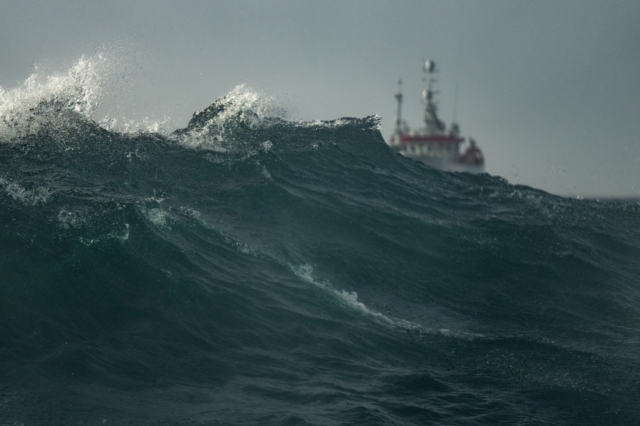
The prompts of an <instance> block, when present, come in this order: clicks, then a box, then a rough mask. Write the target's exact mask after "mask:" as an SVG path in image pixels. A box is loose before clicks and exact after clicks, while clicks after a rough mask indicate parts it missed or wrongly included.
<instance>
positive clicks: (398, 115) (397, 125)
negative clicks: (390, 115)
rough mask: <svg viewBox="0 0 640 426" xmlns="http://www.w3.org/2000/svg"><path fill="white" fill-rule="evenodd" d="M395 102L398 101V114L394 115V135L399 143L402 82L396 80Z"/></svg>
mask: <svg viewBox="0 0 640 426" xmlns="http://www.w3.org/2000/svg"><path fill="white" fill-rule="evenodd" d="M396 100H397V101H398V114H397V115H396V130H395V133H396V137H397V138H398V142H399V141H400V139H399V138H400V134H401V133H402V80H398V93H396Z"/></svg>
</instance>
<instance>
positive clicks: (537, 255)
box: [0, 56, 640, 424]
mask: <svg viewBox="0 0 640 426" xmlns="http://www.w3.org/2000/svg"><path fill="white" fill-rule="evenodd" d="M100 61H102V59H101V58H100V57H99V56H97V57H96V58H90V59H82V60H80V61H79V62H78V64H76V65H75V66H74V67H73V68H72V69H71V70H70V71H69V72H67V73H62V74H55V75H52V76H36V77H31V78H30V79H29V80H28V81H27V82H25V83H24V84H23V85H22V86H20V87H19V88H17V89H13V90H4V89H2V90H0V95H1V96H0V164H1V165H2V166H1V168H0V225H1V226H0V247H1V248H0V277H2V279H1V285H0V358H1V359H2V363H0V365H1V366H2V367H0V371H1V372H2V373H1V374H2V375H3V377H4V378H6V379H5V380H4V381H3V384H1V385H0V418H2V419H3V422H5V423H7V422H8V423H7V424H14V423H17V424H20V423H22V424H49V423H54V422H57V423H73V422H76V423H77V422H84V423H98V422H102V423H104V422H111V423H132V424H189V423H190V422H191V423H194V424H195V423H198V422H201V423H206V422H209V423H212V422H213V423H215V422H216V421H219V422H222V423H230V424H234V423H261V424H264V423H266V424H281V423H292V424H336V423H344V424H353V423H364V424H425V423H447V424H487V423H491V424H518V423H522V424H524V423H526V422H527V421H529V420H531V422H534V423H535V422H540V423H553V424H576V423H580V424H602V423H608V424H632V423H634V422H636V421H637V420H638V418H640V413H639V412H638V411H637V409H636V408H635V401H636V400H637V399H638V397H639V396H640V395H639V394H638V389H639V387H638V382H637V379H636V377H638V375H637V374H635V373H637V372H638V371H640V358H638V356H637V354H638V353H640V352H639V351H638V349H640V348H639V347H638V345H639V344H640V341H639V340H638V339H637V329H638V326H637V325H638V324H639V323H640V322H639V320H640V309H639V306H640V303H639V302H640V286H639V284H640V283H639V281H638V276H640V275H639V274H638V273H639V272H640V263H639V262H638V259H640V231H639V229H638V218H639V217H640V204H638V203H637V202H635V201H596V200H576V199H567V198H562V197H557V196H554V195H551V194H547V193H545V192H543V191H539V190H536V189H533V188H528V187H525V186H514V185H511V184H509V183H508V182H506V181H505V180H503V179H501V178H499V177H494V176H489V175H487V174H484V175H470V174H464V173H462V174H460V173H445V172H441V171H438V170H434V169H430V168H428V167H426V166H425V165H423V164H421V163H417V162H414V161H411V160H409V159H406V158H404V157H401V156H398V155H395V154H393V153H392V152H391V151H390V150H389V149H388V147H387V145H386V144H385V142H384V140H383V138H382V135H381V134H380V127H379V119H378V117H366V118H342V119H338V120H334V121H306V122H305V121H303V122H301V121H293V120H289V119H288V117H287V113H286V109H284V108H283V107H282V106H280V105H278V102H277V101H276V100H275V99H272V98H269V97H268V96H265V95H262V94H260V93H258V92H256V91H252V90H251V89H248V88H247V87H245V86H238V87H236V88H235V89H233V90H232V91H230V92H229V93H228V94H226V95H225V96H223V97H222V98H221V99H219V100H217V101H216V102H214V103H213V104H212V105H211V106H209V107H207V108H205V109H204V110H202V111H200V112H197V113H195V114H194V115H193V117H192V119H191V121H190V122H189V123H188V124H187V126H186V127H185V128H183V129H177V130H175V131H173V132H166V131H158V128H159V127H157V126H155V124H153V123H151V124H149V123H147V124H149V126H150V127H148V128H146V130H144V129H145V127H144V126H145V124H144V123H138V124H135V123H134V124H131V125H125V126H121V127H118V125H116V124H114V122H113V121H108V120H101V119H96V118H95V116H94V115H95V111H96V106H97V105H99V103H100V96H101V95H100V93H101V89H100V87H99V84H98V83H99V82H100V81H101V79H103V78H104V76H103V75H102V74H100V73H101V71H100V69H101V68H100V67H101V66H102V67H103V68H107V69H108V68H109V65H108V60H106V59H105V61H106V62H104V65H100V66H99V64H101V63H102V62H100ZM156 124H158V123H156ZM523 419H526V420H523Z"/></svg>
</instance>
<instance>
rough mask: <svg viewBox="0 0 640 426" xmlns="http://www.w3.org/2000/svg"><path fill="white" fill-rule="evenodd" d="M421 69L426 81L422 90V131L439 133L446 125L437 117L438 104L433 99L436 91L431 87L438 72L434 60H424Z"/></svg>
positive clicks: (428, 133)
mask: <svg viewBox="0 0 640 426" xmlns="http://www.w3.org/2000/svg"><path fill="white" fill-rule="evenodd" d="M422 71H423V72H424V77H423V78H422V79H423V80H424V81H425V82H426V83H427V89H426V90H425V91H423V92H422V103H424V125H425V129H424V132H425V133H426V134H427V135H441V134H443V133H444V132H445V130H446V125H445V124H444V122H443V121H442V120H440V118H438V106H437V105H436V103H435V101H434V99H433V97H434V95H435V94H436V93H437V92H436V91H434V89H433V86H434V84H435V82H436V81H437V80H436V76H435V74H436V73H437V72H438V70H437V68H436V63H435V62H434V61H426V62H425V63H424V65H423V66H422Z"/></svg>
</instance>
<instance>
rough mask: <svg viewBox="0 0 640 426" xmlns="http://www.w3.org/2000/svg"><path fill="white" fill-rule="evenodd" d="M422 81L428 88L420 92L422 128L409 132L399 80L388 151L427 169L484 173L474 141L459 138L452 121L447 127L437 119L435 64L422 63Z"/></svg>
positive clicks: (480, 157)
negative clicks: (421, 164) (422, 111)
mask: <svg viewBox="0 0 640 426" xmlns="http://www.w3.org/2000/svg"><path fill="white" fill-rule="evenodd" d="M422 70H423V72H424V77H423V80H424V81H425V82H426V86H427V88H426V89H425V90H424V91H423V92H422V103H423V104H424V127H421V128H420V129H418V130H411V128H410V127H409V126H408V125H407V123H406V122H405V121H403V120H402V80H400V81H399V82H398V85H399V89H398V93H397V94H396V100H397V101H398V114H397V117H396V125H395V129H394V132H393V135H391V138H390V139H389V142H388V145H389V146H390V148H391V149H392V150H393V151H395V152H398V153H400V154H402V155H404V156H405V157H408V158H411V159H414V160H418V161H421V162H423V163H425V164H427V165H428V166H431V167H434V168H437V169H440V170H444V171H449V172H469V173H483V172H484V156H483V154H482V150H481V149H480V147H479V146H478V145H477V144H476V141H475V140H473V139H472V138H469V139H468V141H467V140H466V139H465V138H463V137H461V136H460V126H459V125H458V123H456V122H455V118H454V120H453V122H452V123H451V125H450V126H449V128H448V129H447V125H446V124H445V123H444V122H443V121H442V120H441V119H440V118H439V117H438V106H437V103H436V101H435V99H434V96H435V94H436V93H437V92H436V91H435V83H436V81H437V78H436V74H437V72H438V70H437V67H436V63H435V62H434V61H431V60H430V61H425V62H424V63H423V66H422Z"/></svg>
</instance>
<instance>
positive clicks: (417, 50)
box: [0, 0, 640, 196]
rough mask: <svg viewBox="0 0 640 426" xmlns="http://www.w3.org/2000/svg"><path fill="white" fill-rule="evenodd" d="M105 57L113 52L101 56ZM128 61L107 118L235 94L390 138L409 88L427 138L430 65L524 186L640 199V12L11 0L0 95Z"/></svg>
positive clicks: (465, 125) (164, 111) (477, 5)
mask: <svg viewBox="0 0 640 426" xmlns="http://www.w3.org/2000/svg"><path fill="white" fill-rule="evenodd" d="M103 46H106V47H103ZM105 48H106V49H110V50H111V51H117V52H120V53H118V55H120V56H121V57H122V61H123V63H125V64H126V66H124V69H123V74H124V75H125V80H124V81H125V82H124V83H122V87H121V88H120V90H114V91H113V93H112V94H111V98H110V99H109V102H107V105H110V108H112V109H117V112H113V111H111V114H112V115H114V114H115V115H117V114H123V115H127V116H129V117H130V118H132V119H141V118H143V117H145V116H151V117H162V116H163V115H168V116H170V117H171V121H170V127H173V128H175V127H182V126H184V125H186V123H187V122H188V120H189V118H190V116H191V114H192V113H193V112H194V111H196V110H200V109H202V108H204V107H206V106H207V105H209V104H210V103H211V102H213V101H214V100H215V99H217V98H219V97H220V96H223V95H224V94H225V93H227V92H228V91H229V90H231V89H233V88H234V87H235V86H236V85H238V84H241V83H246V84H247V85H248V86H250V87H251V88H253V89H256V90H259V91H261V92H264V93H265V94H267V95H270V96H273V97H276V98H278V99H279V101H280V102H281V103H283V104H284V105H285V106H286V107H287V108H288V110H289V111H290V113H291V116H292V118H298V119H334V118H338V117H342V116H350V117H364V116H367V115H372V114H378V115H380V116H381V118H382V126H383V128H382V134H383V136H384V137H385V139H387V138H388V137H389V135H390V133H391V132H392V128H393V121H394V118H395V108H396V105H395V100H394V94H395V93H396V91H397V81H398V78H402V79H403V89H404V90H403V91H404V95H405V105H404V116H405V118H406V119H407V121H408V122H409V124H410V125H411V126H413V127H418V126H419V125H420V117H421V113H422V106H421V104H420V92H421V90H422V88H423V87H422V84H423V83H422V80H421V77H422V75H421V63H422V60H423V59H433V60H435V61H436V62H437V63H438V66H439V68H440V81H439V90H440V95H439V103H440V107H441V115H442V118H444V119H445V120H446V121H447V122H449V121H451V118H452V115H453V106H454V97H455V96H454V94H455V88H456V85H457V87H458V102H457V118H458V122H459V123H460V126H461V130H462V134H463V135H464V136H472V137H473V138H475V139H476V141H477V142H478V144H479V145H480V146H481V148H482V149H483V151H484V153H485V157H486V170H487V172H489V173H490V174H493V175H499V176H502V177H504V178H506V179H507V180H509V181H510V182H512V183H521V184H526V185H530V186H533V187H536V188H540V189H544V190H546V191H549V192H552V193H555V194H560V195H572V196H577V195H580V196H640V141H639V135H640V79H639V77H638V72H639V70H640V2H639V1H637V0H630V1H588V0H573V1H569V0H565V1H529V0H528V1H488V0H482V1H451V0H447V1H374V0H350V1H349V0H343V1H328V0H322V1H301V0H296V1H238V0H234V1H184V2H177V1H175V2H169V1H104V2H88V1H41V2H36V1H20V2H18V1H9V0H0V86H2V87H3V88H4V89H5V90H6V89H9V88H12V87H15V86H17V85H18V84H20V82H22V81H23V80H24V79H25V78H27V77H28V76H29V75H30V74H31V73H32V72H33V68H32V65H33V64H39V65H40V66H41V67H45V68H49V69H51V70H63V69H65V67H67V68H68V67H69V66H71V65H72V64H73V63H74V61H75V60H77V59H78V58H80V57H81V56H82V55H83V54H84V55H87V56H90V55H92V54H95V53H96V52H99V51H101V50H104V49H105Z"/></svg>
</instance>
